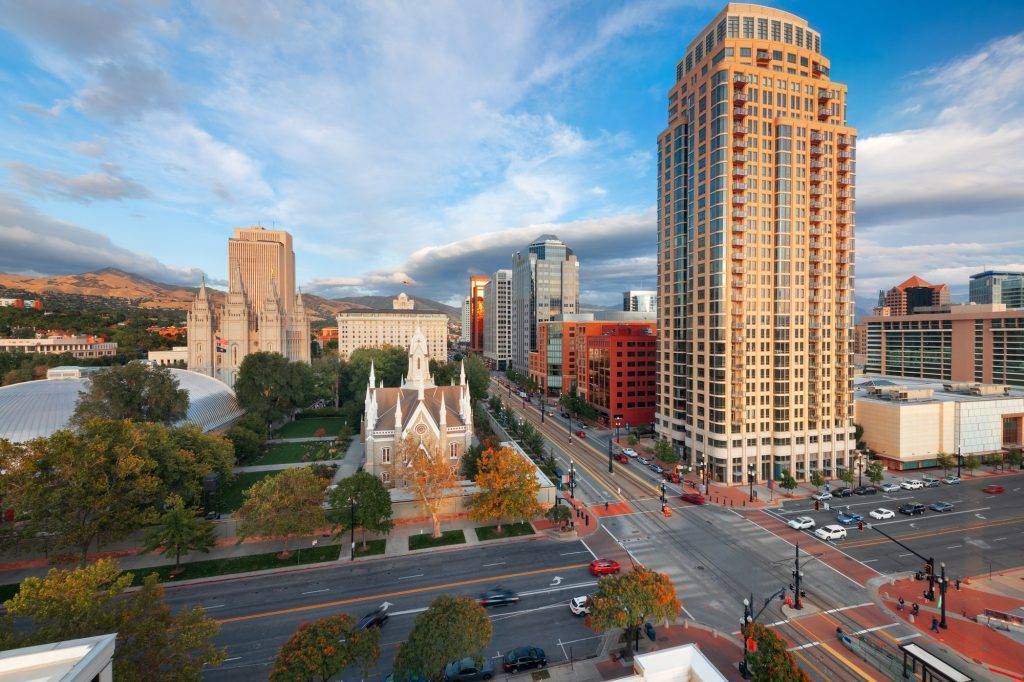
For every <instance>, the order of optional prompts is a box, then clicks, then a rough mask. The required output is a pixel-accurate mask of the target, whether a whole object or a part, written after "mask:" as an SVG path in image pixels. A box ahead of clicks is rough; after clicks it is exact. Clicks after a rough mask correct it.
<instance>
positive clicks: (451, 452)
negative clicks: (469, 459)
mask: <svg viewBox="0 0 1024 682" xmlns="http://www.w3.org/2000/svg"><path fill="white" fill-rule="evenodd" d="M448 456H449V457H450V458H452V459H456V458H457V457H458V456H459V444H458V443H451V444H449V445H448Z"/></svg>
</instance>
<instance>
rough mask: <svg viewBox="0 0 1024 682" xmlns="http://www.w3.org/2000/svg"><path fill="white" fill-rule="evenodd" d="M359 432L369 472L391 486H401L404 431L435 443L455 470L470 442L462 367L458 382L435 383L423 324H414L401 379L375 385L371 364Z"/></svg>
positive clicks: (470, 422)
mask: <svg viewBox="0 0 1024 682" xmlns="http://www.w3.org/2000/svg"><path fill="white" fill-rule="evenodd" d="M361 430H362V438H363V442H364V444H365V450H366V464H365V469H366V471H367V472H369V473H371V474H373V475H374V476H378V477H379V478H380V479H381V480H382V481H383V482H384V484H385V485H386V486H387V487H389V488H393V487H396V486H397V487H401V482H402V479H403V478H404V476H405V472H404V471H402V469H401V466H402V465H401V464H400V463H399V462H398V453H397V450H398V445H399V443H401V442H402V440H403V439H404V438H406V437H411V438H413V439H414V440H416V441H418V442H420V443H423V444H435V443H436V444H437V445H438V447H439V449H440V451H441V452H443V453H444V454H445V455H446V456H447V457H448V458H449V460H450V461H451V465H452V466H453V467H455V468H456V470H458V468H459V467H460V465H461V463H462V455H464V454H465V453H466V450H468V449H469V447H470V445H472V443H473V410H472V403H471V401H470V397H469V384H467V383H466V370H465V367H464V366H463V367H462V368H461V369H460V372H459V380H458V383H457V384H456V383H455V380H454V379H453V380H452V385H451V386H437V385H436V384H435V383H434V378H433V377H432V376H431V374H430V350H429V348H428V343H427V337H426V335H425V334H424V333H423V330H421V329H419V328H417V329H416V331H415V332H414V333H413V336H412V339H411V340H410V342H409V364H408V369H407V371H406V374H405V376H404V377H403V378H402V381H401V385H400V386H398V387H385V386H384V384H383V381H382V382H381V383H380V385H379V386H378V385H377V379H376V375H375V371H374V367H373V365H371V366H370V379H369V381H368V382H367V386H366V404H365V411H364V414H363V423H362V427H361Z"/></svg>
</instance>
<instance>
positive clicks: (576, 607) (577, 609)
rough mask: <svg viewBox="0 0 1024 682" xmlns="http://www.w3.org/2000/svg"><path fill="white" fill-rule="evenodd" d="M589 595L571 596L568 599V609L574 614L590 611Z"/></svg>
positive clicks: (584, 613)
mask: <svg viewBox="0 0 1024 682" xmlns="http://www.w3.org/2000/svg"><path fill="white" fill-rule="evenodd" d="M588 601H589V597H587V595H583V596H582V597H573V598H572V599H570V600H569V610H570V611H571V612H572V615H574V616H585V615H587V614H588V613H590V604H588V603H587V602H588Z"/></svg>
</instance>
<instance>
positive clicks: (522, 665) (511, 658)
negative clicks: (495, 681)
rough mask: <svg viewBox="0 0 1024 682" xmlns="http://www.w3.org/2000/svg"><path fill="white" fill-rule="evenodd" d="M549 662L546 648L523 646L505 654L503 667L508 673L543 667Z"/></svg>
mask: <svg viewBox="0 0 1024 682" xmlns="http://www.w3.org/2000/svg"><path fill="white" fill-rule="evenodd" d="M547 664H548V657H547V656H546V655H545V654H544V650H543V649H541V648H539V647H535V646H521V647H519V648H518V649H513V650H512V651H510V652H508V653H507V654H505V659H504V660H503V661H502V662H501V667H502V668H504V669H505V672H507V673H517V672H520V671H521V670H529V669H530V668H543V667H544V666H546V665H547Z"/></svg>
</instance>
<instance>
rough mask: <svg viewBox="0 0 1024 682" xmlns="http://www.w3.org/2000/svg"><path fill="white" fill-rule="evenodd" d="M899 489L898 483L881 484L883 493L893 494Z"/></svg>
mask: <svg viewBox="0 0 1024 682" xmlns="http://www.w3.org/2000/svg"><path fill="white" fill-rule="evenodd" d="M899 489H900V484H899V483H893V482H892V481H889V482H888V483H883V484H882V492H883V493H894V492H896V491H897V490H899Z"/></svg>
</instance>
